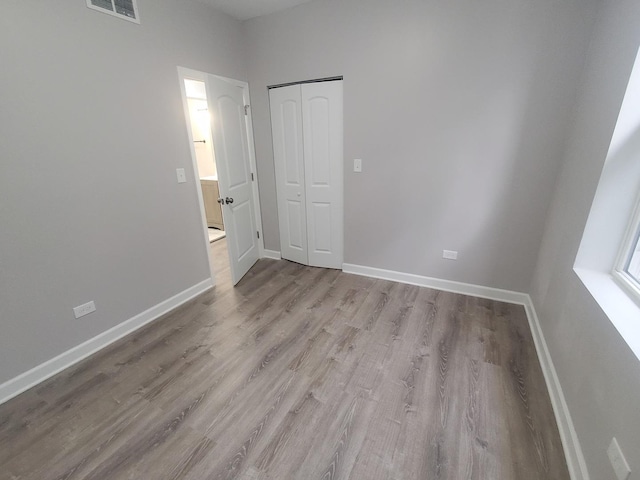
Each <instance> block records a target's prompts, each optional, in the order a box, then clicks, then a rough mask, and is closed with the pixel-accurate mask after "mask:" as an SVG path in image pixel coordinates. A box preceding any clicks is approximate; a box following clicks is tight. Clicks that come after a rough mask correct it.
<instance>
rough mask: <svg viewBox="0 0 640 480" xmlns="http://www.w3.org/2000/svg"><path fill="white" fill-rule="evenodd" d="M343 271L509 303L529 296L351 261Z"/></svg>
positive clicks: (344, 266)
mask: <svg viewBox="0 0 640 480" xmlns="http://www.w3.org/2000/svg"><path fill="white" fill-rule="evenodd" d="M342 271H343V272H345V273H353V274H355V275H363V276H365V277H373V278H381V279H383V280H391V281H394V282H400V283H408V284H409V285H418V286H419V287H428V288H435V289H437V290H444V291H445V292H453V293H461V294H463V295H471V296H474V297H481V298H488V299H491V300H499V301H501V302H507V303H517V304H520V305H525V303H526V302H527V301H528V298H529V296H528V295H527V294H526V293H521V292H513V291H511V290H502V289H500V288H492V287H483V286H481V285H473V284H471V283H462V282H454V281H453V280H443V279H441V278H433V277H425V276H422V275H414V274H412V273H402V272H396V271H393V270H384V269H382V268H374V267H365V266H363V265H353V264H351V263H343V264H342Z"/></svg>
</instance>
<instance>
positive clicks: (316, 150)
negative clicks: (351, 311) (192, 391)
mask: <svg viewBox="0 0 640 480" xmlns="http://www.w3.org/2000/svg"><path fill="white" fill-rule="evenodd" d="M301 87H302V123H303V137H304V142H303V143H304V172H305V190H306V207H307V242H308V256H309V265H311V266H314V267H327V268H342V260H343V228H344V227H343V225H344V221H343V209H344V207H343V203H344V202H343V190H344V188H343V153H342V151H343V139H342V135H343V134H342V132H343V125H342V122H343V120H342V81H332V82H319V83H306V84H303V85H302V86H301Z"/></svg>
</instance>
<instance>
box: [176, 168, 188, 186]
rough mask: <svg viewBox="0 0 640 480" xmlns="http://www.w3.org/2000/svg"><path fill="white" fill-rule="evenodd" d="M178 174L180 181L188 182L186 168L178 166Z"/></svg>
mask: <svg viewBox="0 0 640 480" xmlns="http://www.w3.org/2000/svg"><path fill="white" fill-rule="evenodd" d="M176 176H177V177H178V183H187V175H186V174H185V172H184V168H176Z"/></svg>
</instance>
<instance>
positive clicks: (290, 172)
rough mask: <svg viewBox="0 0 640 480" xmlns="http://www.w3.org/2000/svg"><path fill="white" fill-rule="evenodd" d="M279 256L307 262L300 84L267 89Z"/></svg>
mask: <svg viewBox="0 0 640 480" xmlns="http://www.w3.org/2000/svg"><path fill="white" fill-rule="evenodd" d="M269 101H270V107H271V128H272V135H273V155H274V164H275V174H276V187H277V202H278V217H279V228H280V252H281V255H282V258H284V259H287V260H292V261H294V262H298V263H303V264H305V265H306V264H308V263H309V259H308V253H307V251H308V247H307V245H308V241H307V205H306V197H305V165H304V160H303V155H304V149H303V134H302V128H303V122H302V106H301V89H300V85H292V86H289V87H281V88H275V89H272V90H270V91H269Z"/></svg>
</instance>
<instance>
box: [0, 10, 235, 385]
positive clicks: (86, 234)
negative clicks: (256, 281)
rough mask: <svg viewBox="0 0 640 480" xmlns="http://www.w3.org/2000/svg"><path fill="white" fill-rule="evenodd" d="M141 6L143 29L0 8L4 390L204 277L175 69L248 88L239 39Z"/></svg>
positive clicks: (228, 30)
mask: <svg viewBox="0 0 640 480" xmlns="http://www.w3.org/2000/svg"><path fill="white" fill-rule="evenodd" d="M54 4H55V5H54ZM138 4H139V8H140V17H141V19H142V24H141V25H136V24H133V23H130V22H127V21H123V20H120V19H116V18H114V17H111V16H109V15H105V14H102V13H99V12H96V11H94V10H90V9H88V8H87V7H86V5H85V2H84V0H75V1H73V0H65V1H56V2H51V1H46V0H4V1H3V2H2V14H1V15H0V65H1V67H0V68H1V70H2V73H1V74H0V276H1V277H0V278H1V282H0V328H1V334H0V383H2V382H3V381H6V380H8V379H10V378H12V377H14V376H16V375H18V374H20V373H22V372H24V371H26V370H28V369H29V368H31V367H34V366H36V365H38V364H40V363H42V362H44V361H46V360H48V359H50V358H52V357H53V356H55V355H57V354H60V353H62V352H64V351H66V350H67V349H69V348H71V347H73V346H75V345H77V344H79V343H81V342H83V341H84V340H87V339H89V338H91V337H93V336H95V335H97V334H98V333H100V332H103V331H105V330H107V329H108V328H110V327H113V326H115V325H117V324H119V323H121V322H122V321H124V320H127V319H129V318H131V317H132V316H134V315H136V314H138V313H141V312H142V311H144V310H146V309H148V308H149V307H151V306H154V305H156V304H158V303H159V302H161V301H163V300H166V299H167V298H169V297H171V296H173V295H175V294H177V293H179V292H181V291H183V290H185V289H186V288H188V287H190V286H193V285H195V284H197V283H198V282H200V281H202V280H204V279H206V278H207V277H208V276H209V270H208V264H207V257H206V252H205V247H204V242H203V239H202V235H203V234H202V225H201V219H200V212H199V208H198V203H197V194H196V188H195V183H194V182H193V181H192V180H191V179H192V178H193V171H192V167H191V156H190V151H189V143H188V139H187V133H186V127H185V118H184V113H183V107H182V101H181V98H180V90H179V82H178V75H177V70H176V67H177V66H178V65H182V66H186V67H191V68H195V69H199V70H203V71H207V72H211V73H217V74H221V75H225V76H229V77H233V78H238V79H246V71H245V68H244V65H245V62H244V57H243V55H244V52H243V51H242V39H241V35H242V32H241V29H240V25H239V23H238V22H236V21H235V20H233V19H231V18H230V17H227V16H225V15H222V14H218V13H215V12H214V11H213V10H212V9H210V8H208V7H205V6H201V5H199V4H193V3H192V2H183V1H178V0H138ZM177 167H185V168H186V169H187V171H188V175H189V178H190V181H189V182H188V183H187V184H183V185H178V184H177V183H176V172H175V169H176V168H177ZM89 300H95V302H96V305H97V307H98V310H97V312H95V313H93V314H91V315H89V316H87V317H85V318H82V319H80V320H75V319H74V318H73V313H72V307H74V306H76V305H79V304H82V303H85V302H87V301H89Z"/></svg>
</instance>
